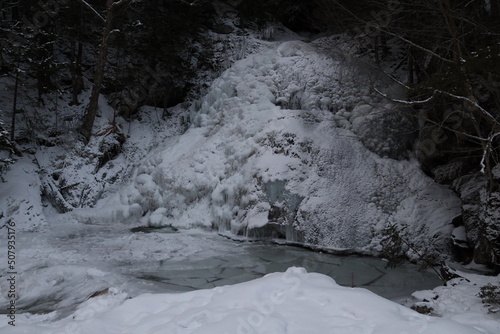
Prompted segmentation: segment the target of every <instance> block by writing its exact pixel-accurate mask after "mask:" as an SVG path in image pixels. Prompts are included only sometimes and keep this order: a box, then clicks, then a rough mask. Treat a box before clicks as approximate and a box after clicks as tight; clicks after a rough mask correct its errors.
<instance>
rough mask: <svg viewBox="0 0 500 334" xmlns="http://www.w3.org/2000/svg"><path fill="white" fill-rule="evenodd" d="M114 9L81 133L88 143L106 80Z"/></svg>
mask: <svg viewBox="0 0 500 334" xmlns="http://www.w3.org/2000/svg"><path fill="white" fill-rule="evenodd" d="M113 18H114V8H113V6H112V5H111V6H110V7H109V8H108V12H107V14H106V23H105V26H104V31H103V34H102V41H101V45H100V46H99V58H98V60H97V66H96V70H95V75H94V84H93V86H92V93H91V95H90V101H89V106H88V108H87V110H86V112H85V116H84V120H83V124H82V127H81V128H80V133H81V134H82V135H83V136H84V137H85V139H86V140H87V142H88V141H89V140H90V137H91V136H92V127H93V126H94V120H95V117H96V114H97V107H98V102H99V93H100V92H101V86H102V81H103V79H104V69H105V67H106V59H107V56H108V46H109V37H110V35H111V30H112V29H113Z"/></svg>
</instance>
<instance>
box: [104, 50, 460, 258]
mask: <svg viewBox="0 0 500 334" xmlns="http://www.w3.org/2000/svg"><path fill="white" fill-rule="evenodd" d="M356 66H357V65H355V64H352V63H346V62H345V60H342V59H336V58H334V57H331V56H327V55H325V54H324V53H322V52H319V51H318V50H317V49H316V48H315V45H314V44H306V43H303V42H299V41H290V42H285V43H282V44H276V46H274V47H269V49H268V50H267V51H265V52H262V53H259V54H254V55H251V56H249V57H247V58H245V59H243V60H241V61H238V62H236V63H235V64H234V65H233V66H232V67H231V68H229V69H228V70H227V71H225V72H224V74H223V75H222V76H221V77H220V78H219V79H217V80H216V81H215V82H214V83H213V85H212V86H211V88H210V89H209V92H208V94H207V95H206V96H205V97H204V98H202V99H200V100H199V101H196V103H193V105H192V106H191V108H190V110H189V113H190V115H191V116H190V118H191V123H192V127H191V128H190V129H189V130H188V131H187V132H186V133H184V134H183V135H181V136H178V137H174V138H170V139H168V140H167V141H165V143H164V146H163V148H162V150H158V151H156V152H155V153H154V154H152V155H151V156H150V157H149V159H147V160H146V161H145V162H144V163H143V164H142V165H141V166H139V167H138V169H137V173H136V174H137V175H136V176H135V177H134V180H133V183H132V184H131V185H130V186H129V187H126V188H125V189H123V190H121V191H120V192H119V194H117V195H116V196H114V197H112V198H109V199H108V200H107V201H103V202H101V203H100V207H101V208H102V210H104V211H105V215H106V214H107V215H108V217H109V218H108V219H113V220H114V219H116V217H120V219H121V220H124V221H126V220H129V221H130V220H132V221H134V220H137V219H139V218H140V220H141V222H142V223H143V224H148V225H172V226H175V227H179V228H191V227H194V226H202V227H206V228H212V227H213V228H216V229H218V230H219V231H230V232H232V233H234V234H239V235H244V236H255V235H261V236H262V235H263V236H267V237H280V238H287V239H289V240H293V241H299V242H306V243H312V244H316V245H320V246H324V247H330V248H340V249H358V250H361V249H363V250H368V251H372V250H373V249H376V248H377V247H378V240H379V239H380V232H381V230H382V229H383V228H384V226H385V225H386V224H388V223H395V224H399V225H405V226H408V227H407V230H406V231H407V232H408V233H409V237H410V238H415V240H417V239H418V238H420V240H422V241H426V240H428V238H429V237H431V236H434V235H436V236H437V240H438V241H437V242H436V244H437V247H438V248H439V247H440V246H442V249H444V248H445V243H446V242H447V241H448V240H449V239H448V238H449V236H450V234H451V231H452V226H451V224H450V222H451V220H452V218H453V217H455V216H457V215H458V214H459V213H460V203H459V200H458V199H457V198H456V196H454V195H453V194H452V192H451V191H448V190H446V189H444V188H443V187H441V186H439V185H436V184H434V183H433V181H432V180H431V179H430V178H428V177H426V176H425V175H424V174H423V173H422V172H421V171H420V169H419V166H418V165H417V163H416V162H414V161H397V160H393V159H388V158H381V156H380V155H377V154H375V153H373V152H372V151H370V150H368V149H367V148H366V147H367V146H366V145H363V142H367V141H366V140H362V139H363V138H364V137H363V136H368V135H369V134H370V132H369V131H368V132H367V131H365V130H359V131H358V132H359V133H356V129H366V128H367V124H368V125H369V124H371V123H370V122H371V121H372V120H373V117H372V116H374V115H378V114H380V113H383V112H384V110H386V109H387V108H388V107H387V105H386V103H385V102H384V103H382V102H381V101H379V100H378V99H377V98H376V97H374V96H373V95H372V94H371V92H370V83H369V81H370V80H371V79H370V78H367V75H365V74H366V73H365V72H363V71H362V69H360V68H359V67H356ZM365 139H366V138H365ZM372 139H373V140H375V141H376V140H378V139H377V138H372ZM370 145H372V144H370ZM372 146H373V145H372ZM375 146H376V145H375ZM141 216H142V217H141ZM99 219H105V218H103V216H102V215H101V216H100V218H99ZM439 240H440V241H439Z"/></svg>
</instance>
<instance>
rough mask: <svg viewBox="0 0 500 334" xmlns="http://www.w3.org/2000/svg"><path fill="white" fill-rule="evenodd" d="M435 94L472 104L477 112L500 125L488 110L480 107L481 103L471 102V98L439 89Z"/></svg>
mask: <svg viewBox="0 0 500 334" xmlns="http://www.w3.org/2000/svg"><path fill="white" fill-rule="evenodd" d="M434 92H435V93H440V94H444V95H447V96H449V97H452V98H454V99H457V100H462V101H465V102H469V103H470V104H472V105H473V106H474V107H475V108H477V110H479V111H481V113H483V114H484V115H486V116H487V117H488V118H490V119H491V120H492V121H493V123H495V124H496V125H500V124H499V123H498V121H497V119H496V118H495V117H493V115H492V114H490V113H489V112H488V111H487V110H486V109H484V108H483V107H481V106H480V105H479V103H477V102H476V101H473V100H471V99H470V98H468V97H465V96H460V95H456V94H452V93H449V92H445V91H442V90H439V89H436V90H434Z"/></svg>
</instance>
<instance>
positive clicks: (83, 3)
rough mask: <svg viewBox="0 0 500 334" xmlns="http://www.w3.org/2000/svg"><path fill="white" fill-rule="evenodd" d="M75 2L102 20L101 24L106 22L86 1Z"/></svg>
mask: <svg viewBox="0 0 500 334" xmlns="http://www.w3.org/2000/svg"><path fill="white" fill-rule="evenodd" d="M77 1H79V2H80V3H81V4H82V5H84V6H85V7H87V8H88V9H90V10H91V11H92V12H93V13H94V14H95V15H96V16H97V17H98V18H100V19H101V20H102V22H106V19H105V18H104V17H103V16H102V15H101V14H99V12H98V11H97V10H95V9H94V7H92V6H91V5H90V4H89V3H88V2H87V1H85V0H77Z"/></svg>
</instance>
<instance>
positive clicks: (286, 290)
mask: <svg viewBox="0 0 500 334" xmlns="http://www.w3.org/2000/svg"><path fill="white" fill-rule="evenodd" d="M122 302H123V296H122V295H121V294H120V293H119V292H118V291H114V290H111V291H110V292H109V293H108V294H105V295H102V296H97V297H95V298H91V299H89V300H88V301H86V302H85V303H83V304H82V305H81V307H80V308H79V310H77V311H76V312H75V313H74V314H73V315H72V316H70V317H68V318H66V319H63V320H61V321H58V322H55V323H50V324H38V325H36V324H32V323H31V324H30V323H29V321H28V320H26V319H25V320H22V319H18V323H17V324H16V327H11V326H6V325H5V324H6V322H2V323H1V324H0V330H1V332H2V333H4V334H14V333H39V334H45V333H51V334H63V333H64V334H67V333H81V334H86V333H89V334H90V333H116V334H120V333H127V334H132V333H137V334H153V333H169V334H170V333H172V334H173V333H179V334H180V333H186V334H187V333H204V334H211V333H214V334H215V333H216V334H221V333H222V334H226V333H227V334H229V333H238V334H240V333H246V334H249V333H273V334H280V333H283V334H285V333H286V334H303V333H318V334H319V333H321V334H323V333H345V334H347V333H350V334H354V333H371V334H403V333H405V334H410V333H419V334H426V333H428V334H435V333H440V334H447V333H453V334H473V333H494V332H493V331H489V330H486V329H484V328H482V327H481V324H480V323H478V324H474V326H472V325H468V324H461V323H460V322H462V319H460V318H457V319H456V320H449V319H442V318H435V317H430V316H425V315H422V314H419V313H417V312H415V311H413V310H411V309H408V308H405V307H404V306H401V305H398V304H396V303H394V302H391V301H388V300H386V299H383V298H381V297H379V296H377V295H375V294H373V293H371V292H369V291H368V290H365V289H359V288H346V287H341V286H339V285H338V284H336V283H335V281H334V280H333V279H331V278H329V277H327V276H324V275H321V274H313V273H307V272H306V271H305V269H302V268H295V267H294V268H290V269H288V270H287V271H286V272H285V273H274V274H269V275H266V276H265V277H263V278H260V279H256V280H254V281H250V282H246V283H241V284H236V285H232V286H223V287H218V288H214V289H210V290H198V291H193V292H188V293H181V294H144V295H140V296H138V297H136V298H133V299H129V300H126V301H125V302H123V303H122ZM116 304H121V305H119V306H116ZM468 320H469V319H465V321H466V322H467V321H468ZM32 321H33V319H32V320H31V322H32ZM1 326H3V328H2V327H1Z"/></svg>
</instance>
